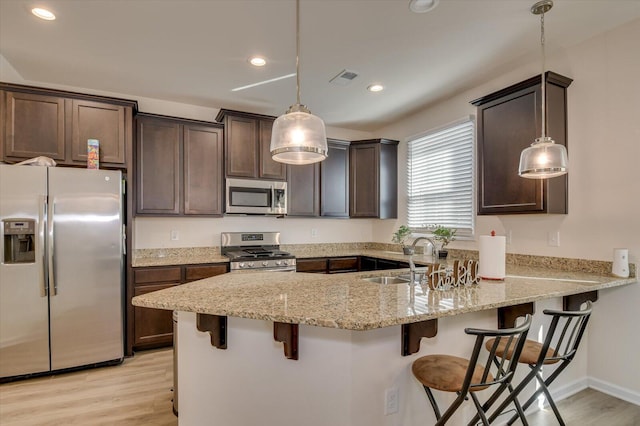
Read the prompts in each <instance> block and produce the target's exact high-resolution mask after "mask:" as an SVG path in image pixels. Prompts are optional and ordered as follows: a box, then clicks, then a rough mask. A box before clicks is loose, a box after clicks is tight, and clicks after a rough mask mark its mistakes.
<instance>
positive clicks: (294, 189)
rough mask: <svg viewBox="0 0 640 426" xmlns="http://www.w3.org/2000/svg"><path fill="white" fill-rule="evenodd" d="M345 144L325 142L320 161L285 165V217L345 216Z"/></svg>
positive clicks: (347, 154) (347, 176)
mask: <svg viewBox="0 0 640 426" xmlns="http://www.w3.org/2000/svg"><path fill="white" fill-rule="evenodd" d="M349 143H350V142H348V141H342V140H338V139H327V147H328V148H329V155H328V157H327V158H326V159H325V160H324V161H321V162H320V163H314V164H305V165H300V166H296V165H291V166H289V178H288V186H287V192H288V193H289V198H288V213H287V216H307V217H317V216H325V217H349Z"/></svg>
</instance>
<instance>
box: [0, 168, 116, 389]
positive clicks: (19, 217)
mask: <svg viewBox="0 0 640 426" xmlns="http://www.w3.org/2000/svg"><path fill="white" fill-rule="evenodd" d="M122 211H123V203H122V176H121V173H120V172H119V171H105V170H86V169H75V168H59V167H51V168H48V167H38V166H11V165H0V221H1V223H2V226H1V227H0V233H1V235H0V239H1V240H2V241H3V244H2V245H1V246H0V250H2V253H1V254H0V378H2V379H3V381H4V380H6V379H7V378H13V377H15V376H23V375H30V374H35V373H46V372H50V371H58V370H64V369H68V368H74V367H79V366H87V365H94V364H100V363H104V362H120V361H122V359H123V300H124V299H123V282H124V280H123V271H124V268H123V263H124V262H123V236H124V228H123V220H122Z"/></svg>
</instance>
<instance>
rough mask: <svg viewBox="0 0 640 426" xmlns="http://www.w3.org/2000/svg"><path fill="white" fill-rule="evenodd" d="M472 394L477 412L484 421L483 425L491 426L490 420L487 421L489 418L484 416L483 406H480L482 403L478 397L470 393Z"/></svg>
mask: <svg viewBox="0 0 640 426" xmlns="http://www.w3.org/2000/svg"><path fill="white" fill-rule="evenodd" d="M470 394H471V399H472V400H473V403H474V404H475V405H476V411H477V412H478V415H479V416H480V418H481V419H482V424H483V425H485V426H489V420H487V416H485V414H484V410H483V409H482V404H480V401H478V397H477V396H476V394H475V393H473V392H470ZM474 424H475V423H474Z"/></svg>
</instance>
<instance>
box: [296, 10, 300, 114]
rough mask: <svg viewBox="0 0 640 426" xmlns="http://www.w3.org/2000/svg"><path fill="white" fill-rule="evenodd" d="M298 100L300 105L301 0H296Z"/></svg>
mask: <svg viewBox="0 0 640 426" xmlns="http://www.w3.org/2000/svg"><path fill="white" fill-rule="evenodd" d="M296 99H297V104H298V105H300V0H296Z"/></svg>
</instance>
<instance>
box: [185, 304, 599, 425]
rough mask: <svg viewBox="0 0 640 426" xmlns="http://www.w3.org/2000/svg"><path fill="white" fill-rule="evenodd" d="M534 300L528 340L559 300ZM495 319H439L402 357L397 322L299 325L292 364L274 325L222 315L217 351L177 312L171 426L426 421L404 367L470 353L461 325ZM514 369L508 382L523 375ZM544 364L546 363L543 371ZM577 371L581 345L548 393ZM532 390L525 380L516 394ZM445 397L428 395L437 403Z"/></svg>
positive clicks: (424, 404) (482, 315)
mask: <svg viewBox="0 0 640 426" xmlns="http://www.w3.org/2000/svg"><path fill="white" fill-rule="evenodd" d="M537 307H538V309H537V313H536V314H535V316H534V322H533V325H532V327H531V333H530V335H529V337H530V338H532V339H534V340H538V336H544V332H546V325H548V319H547V318H546V317H545V315H543V314H542V311H543V310H544V309H561V307H562V299H561V298H555V299H550V300H545V301H540V302H537ZM595 309H597V304H596V306H595ZM496 316H497V310H496V309H490V310H487V311H482V312H474V313H468V314H461V315H456V316H451V317H443V318H440V319H439V327H438V335H437V336H435V337H433V338H423V339H422V342H421V346H420V351H419V352H418V353H416V354H413V355H410V356H406V357H403V356H401V355H400V347H401V338H400V326H393V327H386V328H381V329H377V330H370V331H348V330H338V329H331V328H322V327H313V326H306V325H300V328H299V360H297V361H292V360H287V359H286V358H285V357H284V356H283V352H282V351H283V348H282V343H279V342H276V341H274V339H273V323H272V322H268V321H262V320H251V319H241V318H234V317H229V321H228V346H227V349H226V350H219V349H216V348H215V347H212V346H211V344H210V340H209V335H208V333H202V332H199V331H197V329H196V324H195V314H192V313H183V312H180V315H179V326H178V333H179V336H180V338H179V339H178V341H179V355H178V360H179V365H178V377H179V389H180V392H179V397H180V401H179V406H180V417H179V424H180V425H181V426H189V425H194V424H199V421H201V420H202V419H210V423H211V424H220V425H225V426H243V425H250V424H277V425H281V426H299V425H302V424H304V425H308V426H343V425H344V426H396V425H403V426H423V425H425V424H433V423H435V417H434V415H433V411H432V409H431V407H430V405H429V403H428V401H427V399H426V395H425V393H424V390H423V389H422V387H421V385H420V384H419V383H418V382H417V381H416V380H415V379H414V378H413V375H412V374H411V364H412V363H413V361H415V360H416V359H417V358H419V357H421V356H424V355H428V354H436V353H441V354H451V355H457V356H462V357H468V356H469V354H470V353H471V350H472V346H473V343H474V338H472V337H471V336H467V335H465V333H464V328H466V327H474V328H495V326H496ZM541 327H543V332H542V334H539V333H540V328H541ZM586 338H587V339H588V331H587V336H586ZM583 343H586V342H583ZM481 361H483V360H481ZM522 367H523V368H520V369H519V370H518V371H517V372H516V376H517V377H516V381H518V380H520V379H521V378H522V377H524V375H525V374H526V372H527V371H525V368H524V366H522ZM552 371H553V367H550V368H546V367H545V372H544V374H545V376H546V375H548V374H550V372H552ZM585 377H586V344H585V346H584V347H582V348H581V350H579V351H578V354H577V356H576V359H575V360H574V362H573V363H572V364H571V365H570V366H569V368H568V369H567V370H565V371H564V372H563V374H562V375H561V376H560V377H559V378H558V381H557V382H556V383H554V385H555V386H554V387H552V389H551V390H552V392H554V393H558V394H559V395H567V394H568V393H570V392H573V391H575V390H576V389H579V388H580V387H584V386H585V385H586V379H585ZM394 388H395V389H397V390H398V396H399V410H398V412H397V413H392V414H389V415H385V413H384V405H385V399H384V398H385V391H386V390H387V389H394ZM534 389H535V387H534V386H533V385H531V389H529V388H528V389H526V390H525V392H524V394H526V395H528V394H530V393H532V392H533V391H534ZM481 395H482V394H481ZM453 397H454V395H451V394H446V393H443V392H436V400H437V401H438V403H439V404H440V405H441V407H446V406H448V404H450V403H451V401H452V400H453ZM467 405H469V404H467ZM473 414H474V410H473V407H471V406H469V407H463V409H462V410H459V412H458V413H456V417H454V418H453V419H452V420H451V425H452V426H455V425H458V424H460V425H462V424H466V422H468V421H469V420H470V419H471V418H472V417H473Z"/></svg>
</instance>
